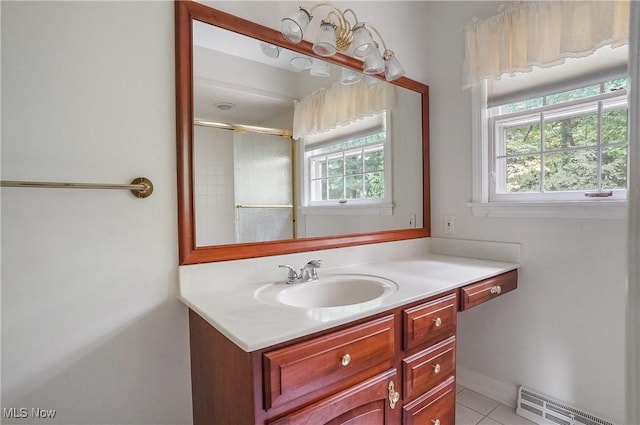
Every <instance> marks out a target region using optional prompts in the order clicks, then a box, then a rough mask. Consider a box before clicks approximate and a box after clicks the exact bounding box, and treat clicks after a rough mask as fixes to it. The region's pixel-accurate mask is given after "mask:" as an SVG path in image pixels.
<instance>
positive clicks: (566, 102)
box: [488, 77, 628, 201]
mask: <svg viewBox="0 0 640 425" xmlns="http://www.w3.org/2000/svg"><path fill="white" fill-rule="evenodd" d="M627 86H628V79H627V78H626V77H624V78H616V79H611V80H607V81H602V82H599V83H597V84H589V85H586V86H582V87H578V88H574V89H570V90H565V91H561V92H553V93H550V94H547V95H542V96H535V97H530V98H527V99H523V100H519V101H515V102H510V103H507V104H503V105H499V106H494V107H492V108H490V109H489V110H488V116H489V120H488V121H489V140H490V141H492V146H491V148H492V164H491V166H492V168H491V171H490V172H491V175H492V177H493V178H492V179H491V181H490V186H491V190H490V193H489V200H490V201H491V200H494V201H509V200H532V201H533V200H584V199H585V197H586V198H587V199H588V198H602V197H608V198H611V199H624V198H625V197H626V188H627V96H626V88H627Z"/></svg>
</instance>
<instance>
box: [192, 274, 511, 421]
mask: <svg viewBox="0 0 640 425" xmlns="http://www.w3.org/2000/svg"><path fill="white" fill-rule="evenodd" d="M516 281H517V272H508V273H505V274H504V275H500V276H497V277H495V278H491V279H487V280H486V281H482V282H477V283H474V284H471V285H468V286H467V287H463V288H460V289H455V290H451V291H448V292H445V293H442V294H439V295H437V296H434V297H430V298H427V299H425V300H422V301H418V302H414V303H410V304H407V305H404V306H401V307H397V308H394V309H392V310H389V311H386V312H383V313H379V314H376V315H373V316H371V317H368V318H366V319H361V320H357V321H354V322H352V323H349V324H345V325H341V326H337V327H334V328H332V329H329V330H326V331H322V332H317V333H315V334H312V335H308V336H305V337H301V338H297V339H294V340H291V341H287V342H285V343H281V344H277V345H274V346H271V347H267V348H264V349H260V350H256V351H253V352H250V353H248V352H246V351H244V350H242V349H241V348H239V347H238V346H237V345H236V344H235V343H233V342H232V341H231V340H229V339H228V338H227V337H225V336H224V335H223V334H222V333H221V332H219V331H218V330H217V329H215V328H214V327H213V326H211V325H210V324H209V323H208V322H206V321H205V320H204V319H203V318H202V317H200V316H199V315H198V314H197V313H195V312H194V311H192V310H190V311H189V326H190V337H191V375H192V390H193V423H194V424H195V425H205V424H206V425H218V424H219V425H227V424H233V425H245V424H247V425H248V424H264V425H296V424H309V425H320V424H331V425H338V424H350V425H357V424H362V425H376V424H392V425H401V424H402V425H413V424H416V425H417V424H427V425H434V424H437V425H454V424H455V368H456V323H457V313H458V310H459V309H460V308H470V307H472V306H474V305H477V304H478V303H479V302H480V301H479V300H485V301H486V300H488V299H491V298H493V296H497V295H500V294H492V293H491V291H489V295H490V296H489V297H487V296H486V295H485V294H484V293H485V292H486V290H485V289H486V288H489V289H490V288H492V287H495V286H497V285H501V286H503V287H504V288H505V290H504V291H501V293H504V292H507V291H509V290H511V289H510V288H511V287H512V286H513V285H514V283H515V282H516ZM494 292H495V290H494ZM478 294H480V295H478ZM469 300H470V301H469Z"/></svg>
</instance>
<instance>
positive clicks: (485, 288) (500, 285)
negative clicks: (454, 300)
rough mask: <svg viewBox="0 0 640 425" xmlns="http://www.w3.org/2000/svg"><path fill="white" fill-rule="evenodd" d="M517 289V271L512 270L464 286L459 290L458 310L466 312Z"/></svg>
mask: <svg viewBox="0 0 640 425" xmlns="http://www.w3.org/2000/svg"><path fill="white" fill-rule="evenodd" d="M517 287H518V271H517V270H512V271H510V272H507V273H503V274H501V275H499V276H496V277H492V278H490V279H485V280H483V281H481V282H478V283H472V284H471V285H467V286H464V287H463V288H462V289H461V294H462V295H461V302H460V310H468V309H470V308H471V307H475V306H477V305H479V304H482V303H484V302H487V301H489V300H492V299H494V298H495V297H499V296H500V295H502V294H505V293H507V292H509V291H513V290H514V289H516V288H517Z"/></svg>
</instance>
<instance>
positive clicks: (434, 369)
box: [433, 363, 440, 373]
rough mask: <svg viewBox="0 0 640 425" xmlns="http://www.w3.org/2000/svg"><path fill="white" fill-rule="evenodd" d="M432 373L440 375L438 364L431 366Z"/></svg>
mask: <svg viewBox="0 0 640 425" xmlns="http://www.w3.org/2000/svg"><path fill="white" fill-rule="evenodd" d="M433 372H434V373H440V363H436V364H435V365H433Z"/></svg>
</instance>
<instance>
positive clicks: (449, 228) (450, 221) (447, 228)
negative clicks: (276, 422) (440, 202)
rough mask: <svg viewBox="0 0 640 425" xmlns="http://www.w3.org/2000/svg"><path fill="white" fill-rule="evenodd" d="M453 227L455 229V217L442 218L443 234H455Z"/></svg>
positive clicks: (446, 216)
mask: <svg viewBox="0 0 640 425" xmlns="http://www.w3.org/2000/svg"><path fill="white" fill-rule="evenodd" d="M455 227H456V216H455V215H445V216H444V232H445V233H455Z"/></svg>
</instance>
